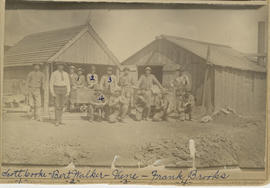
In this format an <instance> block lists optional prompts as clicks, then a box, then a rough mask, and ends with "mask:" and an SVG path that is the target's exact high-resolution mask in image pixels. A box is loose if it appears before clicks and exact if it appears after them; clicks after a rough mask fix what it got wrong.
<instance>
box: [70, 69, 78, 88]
mask: <svg viewBox="0 0 270 188" xmlns="http://www.w3.org/2000/svg"><path fill="white" fill-rule="evenodd" d="M75 70H76V67H75V66H73V65H71V66H70V67H69V78H70V86H71V88H72V89H76V82H77V80H78V75H77V74H76V72H75Z"/></svg>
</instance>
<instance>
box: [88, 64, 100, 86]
mask: <svg viewBox="0 0 270 188" xmlns="http://www.w3.org/2000/svg"><path fill="white" fill-rule="evenodd" d="M86 80H87V87H88V88H90V89H96V88H98V87H97V86H98V75H97V74H96V67H95V66H94V65H93V66H91V71H90V73H88V74H87V77H86Z"/></svg>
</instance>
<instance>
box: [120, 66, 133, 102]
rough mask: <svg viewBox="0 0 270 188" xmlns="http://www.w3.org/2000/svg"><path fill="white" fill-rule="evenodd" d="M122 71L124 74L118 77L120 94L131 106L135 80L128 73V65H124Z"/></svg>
mask: <svg viewBox="0 0 270 188" xmlns="http://www.w3.org/2000/svg"><path fill="white" fill-rule="evenodd" d="M123 71H124V74H123V75H122V76H121V77H120V80H119V86H120V87H122V95H123V96H125V97H126V98H127V99H128V101H129V106H130V107H133V105H134V102H133V95H134V86H135V81H134V79H133V77H132V76H131V75H130V74H129V72H130V69H129V68H128V67H125V68H124V70H123Z"/></svg>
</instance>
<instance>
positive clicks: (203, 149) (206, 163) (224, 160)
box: [194, 134, 239, 167]
mask: <svg viewBox="0 0 270 188" xmlns="http://www.w3.org/2000/svg"><path fill="white" fill-rule="evenodd" d="M194 140H195V142H196V143H197V144H196V151H197V152H196V166H197V167H216V166H238V155H237V151H238V150H239V147H238V146H237V145H236V144H234V143H233V142H232V138H230V137H228V135H226V137H225V136H222V135H218V134H216V135H206V136H197V137H196V138H195V139H194Z"/></svg>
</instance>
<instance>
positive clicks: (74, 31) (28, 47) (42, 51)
mask: <svg viewBox="0 0 270 188" xmlns="http://www.w3.org/2000/svg"><path fill="white" fill-rule="evenodd" d="M87 31H88V32H89V33H90V34H91V36H93V37H94V38H95V39H96V41H97V42H98V43H99V45H100V46H101V47H102V48H103V49H104V51H105V52H106V53H107V54H108V55H109V57H110V58H111V59H112V60H113V62H114V63H115V64H116V65H117V66H119V61H118V60H117V58H116V57H115V56H114V55H113V54H112V52H111V51H110V50H109V49H108V47H107V46H106V44H105V43H104V42H103V41H102V39H101V38H100V37H99V36H98V34H97V33H96V32H95V31H94V29H93V28H92V27H91V26H90V25H80V26H75V27H70V28H64V29H58V30H53V31H47V32H41V33H34V34H30V35H28V36H26V37H24V38H23V39H22V40H21V41H19V42H18V43H17V44H16V45H15V46H13V47H11V48H10V49H9V50H8V51H7V52H6V53H5V61H4V62H5V64H4V65H5V66H20V65H28V64H33V63H44V62H51V61H52V59H54V58H55V57H56V56H58V55H59V54H60V53H61V50H62V49H63V48H66V47H68V46H69V45H71V43H72V42H74V41H73V40H77V38H79V37H80V36H81V35H82V34H83V33H85V32H87Z"/></svg>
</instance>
